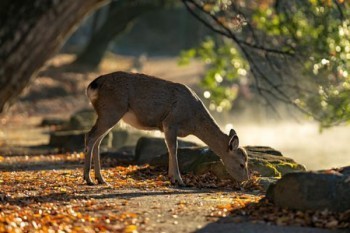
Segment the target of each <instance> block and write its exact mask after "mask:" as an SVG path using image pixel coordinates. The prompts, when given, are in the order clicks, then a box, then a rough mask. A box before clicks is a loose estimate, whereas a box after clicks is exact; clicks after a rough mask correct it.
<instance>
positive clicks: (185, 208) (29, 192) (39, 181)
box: [0, 55, 349, 233]
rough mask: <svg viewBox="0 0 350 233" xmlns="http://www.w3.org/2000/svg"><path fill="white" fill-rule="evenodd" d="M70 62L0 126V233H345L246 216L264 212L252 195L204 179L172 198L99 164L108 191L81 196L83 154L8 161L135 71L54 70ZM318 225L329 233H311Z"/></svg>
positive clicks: (144, 174) (170, 62) (124, 169)
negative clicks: (112, 77)
mask: <svg viewBox="0 0 350 233" xmlns="http://www.w3.org/2000/svg"><path fill="white" fill-rule="evenodd" d="M71 59H72V57H71V56H70V55H59V56H56V57H55V58H54V59H53V60H51V61H50V62H49V63H48V64H47V66H48V67H49V66H51V68H50V69H48V70H44V71H42V72H41V73H40V75H39V77H38V78H37V79H35V80H33V83H32V85H30V86H29V88H28V89H27V90H26V91H25V92H24V93H23V94H22V95H21V97H20V99H19V101H18V102H17V103H16V104H15V105H14V106H13V107H12V108H11V109H9V111H7V112H6V113H5V114H4V115H2V116H1V119H0V126H1V129H0V148H1V154H0V232H134V233H135V232H174V233H175V232H291V233H292V232H311V233H323V232H324V233H325V232H349V231H347V230H346V229H345V230H344V229H343V230H336V227H334V226H333V227H332V226H328V227H327V223H326V220H327V219H328V220H329V218H324V219H322V215H312V214H311V215H310V216H316V217H317V218H318V219H321V220H320V221H318V222H317V221H316V222H315V224H314V225H313V226H314V227H312V228H310V227H305V224H303V222H301V223H300V222H299V223H298V222H295V221H294V222H293V221H291V219H292V218H293V219H294V218H295V216H296V213H289V212H288V211H287V212H283V210H276V209H273V208H272V207H271V206H264V205H262V207H259V211H260V212H259V211H256V214H255V215H254V214H252V215H251V214H248V213H252V212H251V211H252V209H251V207H249V206H251V205H253V206H254V205H259V204H258V203H260V202H263V195H262V193H261V192H260V191H258V190H244V189H242V190H237V189H233V188H228V187H225V186H222V187H217V188H207V187H206V185H205V183H206V182H207V181H208V179H209V181H210V182H212V181H213V180H211V179H212V178H210V177H202V178H203V179H202V180H199V181H198V182H197V184H201V185H199V186H198V185H195V186H192V187H186V188H178V187H174V186H171V185H170V183H169V181H168V179H167V177H166V172H165V171H159V170H154V169H153V168H149V167H147V166H146V167H142V166H141V167H140V166H136V165H132V164H127V163H126V164H118V165H114V166H111V165H110V164H109V163H108V161H107V163H105V164H104V165H105V166H104V170H103V174H104V176H105V177H106V179H107V181H108V182H109V184H110V185H109V186H105V185H98V186H87V185H85V184H84V183H83V180H82V166H83V157H84V155H83V154H82V153H73V152H72V153H67V154H45V155H41V154H34V155H26V154H16V148H18V147H19V146H21V147H23V146H32V145H40V144H46V143H47V142H48V133H49V132H50V130H54V129H53V128H50V127H37V126H38V125H40V123H41V121H42V119H43V118H46V117H51V118H52V117H55V118H65V119H67V118H68V117H69V116H70V115H71V114H72V113H74V112H75V111H77V110H79V109H83V108H87V107H89V103H88V102H87V99H86V97H85V95H84V91H85V87H86V86H87V84H88V83H89V82H90V81H91V80H92V79H94V78H95V77H97V76H98V75H99V74H100V73H107V72H110V71H112V70H131V69H132V68H133V65H132V64H133V62H134V61H133V60H132V59H131V58H122V59H121V58H118V57H113V58H110V59H107V60H106V61H104V63H103V64H102V68H101V70H100V71H98V72H89V73H85V74H78V73H75V72H73V71H69V69H68V68H67V69H66V70H65V69H64V68H62V67H63V65H64V64H65V63H67V62H69V61H70V60H71ZM159 67H162V68H163V69H159ZM164 67H166V71H164V70H165V69H164ZM202 71H203V67H202V66H201V65H199V64H197V65H194V66H191V67H183V68H179V67H178V66H177V65H176V62H174V59H166V58H156V59H150V60H148V61H147V62H146V63H145V64H144V66H143V68H142V72H145V73H148V74H152V75H156V76H159V77H163V78H165V79H169V80H173V81H181V82H182V83H187V84H188V85H190V86H194V87H195V86H196V83H197V81H198V77H199V74H200V73H201V72H202ZM185 179H193V177H191V176H185ZM215 182H217V181H215ZM264 208H265V210H264ZM262 209H263V210H262ZM264 211H265V212H264ZM273 211H279V212H273ZM260 213H261V214H260ZM263 213H264V214H263ZM269 213H270V215H269ZM277 213H278V214H277ZM259 215H260V216H259ZM262 215H266V217H264V216H262ZM251 216H253V218H252V217H251ZM268 216H270V217H268ZM285 216H290V217H287V218H286V217H285ZM305 216H308V215H305ZM282 217H284V218H282ZM318 223H319V224H321V225H319V226H321V227H323V228H330V229H333V230H329V229H320V228H315V226H316V227H317V226H318V225H317V224H318ZM322 224H323V225H322ZM287 225H293V226H288V227H287Z"/></svg>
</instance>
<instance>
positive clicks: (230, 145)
mask: <svg viewBox="0 0 350 233" xmlns="http://www.w3.org/2000/svg"><path fill="white" fill-rule="evenodd" d="M230 137H231V138H230V141H229V142H228V148H229V150H236V149H237V148H238V145H239V139H238V136H237V134H236V133H235V134H233V135H232V136H231V132H230Z"/></svg>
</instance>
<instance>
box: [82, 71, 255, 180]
mask: <svg viewBox="0 0 350 233" xmlns="http://www.w3.org/2000/svg"><path fill="white" fill-rule="evenodd" d="M87 96H88V97H89V99H90V101H91V103H92V105H93V107H94V109H95V111H96V113H97V115H98V118H97V120H96V123H95V125H94V126H93V127H92V129H91V130H90V132H88V133H87V134H86V137H85V145H86V155H85V165H84V180H85V181H86V182H87V184H88V185H94V183H93V182H92V179H91V177H90V170H91V163H92V158H93V161H94V168H95V178H96V180H97V182H98V183H99V184H105V183H106V181H105V180H104V179H103V177H102V175H101V165H100V155H99V146H100V143H101V140H102V139H103V138H104V136H106V134H107V133H108V132H109V131H110V130H111V129H112V128H113V126H114V125H115V124H116V123H117V122H119V121H120V120H123V121H124V122H125V123H127V124H129V125H131V126H133V127H135V128H137V129H142V130H160V131H162V132H164V136H165V142H166V145H167V148H168V152H169V169H168V176H169V178H170V181H171V182H172V183H173V184H175V183H178V184H179V185H181V186H183V185H184V182H183V181H182V178H181V175H180V171H179V166H178V161H177V137H185V136H187V135H190V134H192V135H195V136H196V137H198V138H199V139H201V140H202V141H203V142H204V143H206V144H207V145H208V146H209V147H210V148H211V149H212V150H213V151H214V152H215V153H216V154H217V155H218V156H219V157H220V158H221V161H222V162H223V164H224V165H225V167H226V170H227V172H228V173H229V174H230V175H231V176H232V177H233V178H234V179H235V180H237V181H244V180H247V179H248V178H249V174H248V168H247V164H248V163H247V153H246V152H245V150H244V149H243V148H240V147H238V144H239V140H238V136H237V134H236V132H235V131H234V130H233V129H231V131H230V134H229V135H226V134H225V133H223V132H222V131H221V130H220V128H219V126H218V125H217V123H216V122H215V120H214V119H213V117H212V116H211V115H210V114H209V112H208V110H207V109H206V108H205V106H204V104H203V103H202V101H201V100H200V99H199V97H198V96H197V95H196V94H195V93H194V92H193V91H192V90H191V89H190V88H189V87H187V86H185V85H183V84H179V83H173V82H170V81H166V80H162V79H158V78H155V77H151V76H148V75H145V74H133V73H126V72H115V73H111V74H107V75H102V76H100V77H98V78H97V79H95V80H94V81H92V82H91V83H90V85H89V86H88V87H87Z"/></svg>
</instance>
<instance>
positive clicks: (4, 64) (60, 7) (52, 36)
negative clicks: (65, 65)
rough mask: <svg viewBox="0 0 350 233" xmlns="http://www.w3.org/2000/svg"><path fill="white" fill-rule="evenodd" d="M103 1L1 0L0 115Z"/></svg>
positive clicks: (104, 0)
mask: <svg viewBox="0 0 350 233" xmlns="http://www.w3.org/2000/svg"><path fill="white" fill-rule="evenodd" d="M106 2H107V1H106V0H75V1H70V0H60V1H56V0H33V1H20V0H3V1H1V3H0V112H2V111H4V109H5V107H6V106H8V105H9V104H10V103H11V102H13V101H14V99H15V98H16V97H17V96H18V95H19V94H20V92H21V91H22V90H23V88H24V87H25V86H26V85H28V83H29V81H30V80H31V78H32V77H34V76H35V73H36V72H37V71H38V70H39V69H40V68H41V67H42V66H43V65H44V63H45V61H46V60H48V59H49V58H50V57H51V56H52V55H53V54H54V53H55V52H56V51H57V49H59V48H60V47H61V45H62V43H63V42H64V40H65V39H66V38H67V36H68V35H70V33H71V32H72V30H73V29H74V28H75V27H76V26H77V25H78V23H79V22H80V21H81V20H82V19H83V18H84V17H85V16H86V15H87V14H88V13H89V12H91V11H92V10H94V9H96V8H98V7H100V6H102V5H103V4H105V3H106Z"/></svg>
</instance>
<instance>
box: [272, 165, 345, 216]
mask: <svg viewBox="0 0 350 233" xmlns="http://www.w3.org/2000/svg"><path fill="white" fill-rule="evenodd" d="M349 173H350V167H345V168H343V169H340V170H339V171H336V172H329V171H327V172H298V173H290V174H287V175H285V176H283V177H282V178H281V179H280V180H278V181H277V182H276V184H274V185H271V186H270V187H269V189H268V191H267V194H266V197H267V198H268V199H269V200H270V201H271V202H273V203H275V204H276V205H278V206H281V207H284V208H291V209H297V210H324V209H328V210H331V211H346V210H350V175H349Z"/></svg>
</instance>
